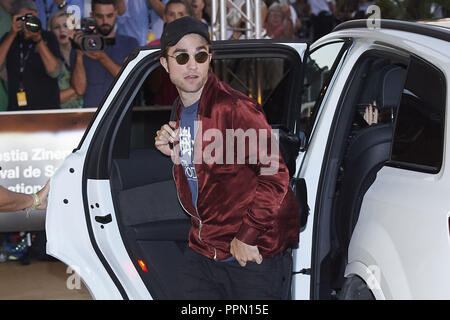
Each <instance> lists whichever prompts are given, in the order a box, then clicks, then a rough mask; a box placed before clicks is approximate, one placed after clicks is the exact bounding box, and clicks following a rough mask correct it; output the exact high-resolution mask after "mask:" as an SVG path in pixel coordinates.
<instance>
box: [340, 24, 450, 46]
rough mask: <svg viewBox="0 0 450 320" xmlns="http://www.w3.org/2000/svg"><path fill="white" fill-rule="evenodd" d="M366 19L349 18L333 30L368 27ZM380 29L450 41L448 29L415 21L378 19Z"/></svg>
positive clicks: (449, 30)
mask: <svg viewBox="0 0 450 320" xmlns="http://www.w3.org/2000/svg"><path fill="white" fill-rule="evenodd" d="M367 21H368V20H366V19H359V20H350V21H346V22H343V23H341V24H339V25H337V26H336V27H335V28H334V30H333V32H334V31H340V30H347V29H354V28H366V29H367V28H368V27H367ZM380 29H384V30H386V29H388V30H397V31H404V32H410V33H415V34H420V35H424V36H428V37H431V38H435V39H440V40H444V41H448V42H450V29H448V28H444V27H440V26H436V25H430V24H422V23H417V22H409V21H401V20H387V19H380Z"/></svg>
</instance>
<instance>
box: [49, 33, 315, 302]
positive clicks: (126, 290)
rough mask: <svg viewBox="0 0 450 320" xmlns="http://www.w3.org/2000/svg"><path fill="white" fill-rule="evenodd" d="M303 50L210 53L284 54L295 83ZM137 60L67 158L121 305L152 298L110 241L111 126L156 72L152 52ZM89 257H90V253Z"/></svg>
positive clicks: (272, 46)
mask: <svg viewBox="0 0 450 320" xmlns="http://www.w3.org/2000/svg"><path fill="white" fill-rule="evenodd" d="M244 42H246V43H244ZM307 47H308V46H307V45H306V44H303V43H295V42H294V43H292V44H291V45H289V47H287V46H286V45H284V44H280V42H279V41H264V42H262V43H261V41H258V40H256V41H239V42H235V43H229V42H222V43H221V42H218V43H216V44H213V49H216V50H219V49H220V48H222V49H223V50H224V51H229V52H230V54H231V53H233V51H236V50H237V51H239V52H240V53H241V54H242V55H243V56H242V57H244V56H247V57H252V55H248V54H247V55H246V54H245V53H244V51H252V50H253V51H254V53H253V56H254V57H264V56H267V57H269V56H270V57H273V56H274V53H273V50H279V51H284V52H285V53H284V54H287V55H291V57H292V58H294V57H295V56H296V57H295V59H297V60H296V61H299V64H298V66H296V67H295V71H294V75H293V76H294V77H295V79H300V78H301V77H302V74H301V70H302V67H301V66H302V63H301V62H302V59H301V55H300V53H299V52H298V51H299V49H301V48H303V49H304V51H303V52H302V54H303V56H304V54H305V52H306V51H307ZM139 55H144V57H141V58H140V59H138V60H137V61H134V60H133V58H130V59H129V60H128V62H127V64H126V65H125V66H124V67H123V68H122V71H121V73H120V74H119V76H118V77H117V78H116V81H115V83H114V85H113V86H112V87H111V89H110V91H109V93H108V95H106V96H105V98H104V100H103V103H102V107H101V108H99V110H98V111H97V113H96V115H95V116H94V118H93V120H92V122H91V125H90V126H89V128H88V129H87V130H86V133H85V135H84V136H83V139H82V141H81V142H80V145H79V146H78V148H77V149H75V150H74V153H73V154H72V155H71V156H72V158H78V164H79V166H82V170H81V171H82V175H81V195H82V196H81V198H82V203H83V208H84V210H83V211H84V215H85V228H86V229H87V231H88V235H89V239H90V244H91V246H92V249H93V252H95V254H96V255H97V257H98V260H99V262H100V264H102V265H103V267H104V270H103V271H104V272H103V273H102V274H103V277H105V276H106V275H107V276H108V277H109V279H110V280H111V282H110V281H109V280H105V282H110V288H111V289H112V288H113V286H112V285H111V283H113V285H114V286H115V289H114V290H113V291H114V295H111V297H112V298H114V299H116V298H118V297H121V298H123V299H135V298H137V299H140V298H144V299H147V298H151V296H150V294H149V293H148V291H147V293H144V292H143V288H144V286H143V283H142V280H141V281H139V280H140V279H137V278H139V276H138V277H136V275H137V274H138V273H139V272H141V271H140V268H139V266H138V264H137V262H136V261H131V257H130V255H129V254H127V253H128V252H127V249H126V248H125V246H124V244H123V241H119V239H117V236H115V235H114V234H116V235H117V231H119V233H118V234H120V227H119V226H118V224H117V220H118V219H116V215H115V211H114V204H113V201H112V197H111V187H110V181H109V176H110V168H111V160H112V157H111V153H112V146H113V144H112V143H111V141H114V138H113V137H115V135H116V134H117V130H118V128H119V126H115V125H114V124H115V123H117V122H120V121H121V120H123V118H124V117H125V114H126V111H127V109H128V108H129V107H130V105H131V103H132V99H130V98H131V97H132V96H135V95H136V94H137V90H138V88H140V86H136V85H134V84H135V83H136V81H138V80H137V79H141V80H139V81H141V84H142V82H143V81H144V79H145V78H146V76H147V75H148V74H150V72H151V71H152V70H153V69H155V68H156V67H157V66H159V56H158V55H157V54H155V51H154V50H152V49H144V50H141V51H136V52H134V53H133V54H132V56H133V57H138V56H139ZM235 56H236V54H233V57H235ZM143 66H147V68H144V67H143ZM149 66H150V67H149ZM135 68H137V69H139V68H140V69H141V70H139V71H136V70H137V69H135ZM130 75H131V76H130ZM130 77H131V78H130ZM298 82H299V81H292V86H293V88H294V83H298ZM289 92H290V93H291V97H290V99H289V101H290V102H291V103H293V104H294V111H293V112H291V114H292V115H294V114H295V113H296V110H300V102H299V101H300V99H299V97H301V91H298V90H297V91H295V90H290V91H289ZM289 117H290V116H288V121H289V123H290V124H291V125H290V126H292V127H293V126H294V120H291V119H290V118H289ZM105 128H107V129H105ZM66 169H67V168H66ZM78 169H79V168H77V169H76V170H77V171H80V170H78ZM65 173H66V172H65ZM66 174H67V173H66ZM77 184H79V183H77ZM54 210H56V209H54ZM53 228H54V226H53ZM94 228H95V229H94ZM108 230H116V231H110V232H112V233H110V234H109V235H108V234H107V232H108ZM99 232H100V233H103V234H106V236H104V237H103V239H109V240H107V241H106V242H108V241H112V242H114V245H108V246H105V244H102V243H100V244H99V243H98V242H99V239H101V236H100V237H99ZM50 238H53V237H50ZM113 238H115V239H113ZM111 239H112V240H111ZM51 240H53V241H50V244H49V247H55V246H54V241H55V240H56V239H55V238H53V239H51ZM120 240H121V236H120ZM100 242H101V241H100ZM50 251H51V252H50V254H52V253H53V255H55V256H56V257H58V258H60V255H61V253H60V255H59V256H58V253H57V252H54V251H53V252H52V250H50ZM114 251H120V254H121V255H122V256H125V255H126V259H125V260H127V261H118V260H120V259H115V261H113V262H112V263H111V262H110V259H111V257H110V256H108V257H107V255H108V254H110V253H112V252H114ZM90 252H91V253H92V251H90ZM114 254H115V253H114ZM113 260H114V259H113ZM63 261H64V262H66V263H67V262H74V263H70V265H72V264H75V265H76V264H77V263H75V262H76V261H71V260H70V259H69V257H68V256H65V260H63ZM67 264H69V263H67ZM78 265H79V264H78ZM79 267H80V268H83V267H87V266H83V265H79ZM132 267H134V268H133V269H134V271H132V272H131V273H132V278H133V279H132V280H130V279H128V277H129V274H127V273H126V272H124V269H127V268H128V269H130V268H132ZM80 268H79V269H80ZM81 273H82V274H81V276H82V278H83V279H84V281H85V283H86V282H89V284H88V285H87V286H88V288H90V291H91V293H92V294H93V295H94V297H95V298H97V297H103V298H104V297H105V296H107V295H108V293H107V291H108V289H107V288H106V289H105V288H103V289H102V292H101V293H100V294H97V292H96V287H95V283H94V281H90V280H87V279H85V278H86V277H88V276H89V275H88V273H87V272H83V271H81ZM133 286H135V287H138V288H137V289H135V290H134V289H132V287H133Z"/></svg>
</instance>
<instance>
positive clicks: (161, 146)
mask: <svg viewBox="0 0 450 320" xmlns="http://www.w3.org/2000/svg"><path fill="white" fill-rule="evenodd" d="M176 124H177V123H176V122H175V121H169V123H168V124H165V125H163V126H162V127H161V129H160V130H158V131H156V137H155V147H156V149H158V150H159V151H161V152H162V153H163V154H165V155H166V156H172V153H173V150H172V149H171V148H170V146H169V142H170V143H173V142H174V141H175V139H176V138H177V133H178V130H175V126H176Z"/></svg>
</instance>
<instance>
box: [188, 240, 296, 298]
mask: <svg viewBox="0 0 450 320" xmlns="http://www.w3.org/2000/svg"><path fill="white" fill-rule="evenodd" d="M291 275H292V255H291V253H290V252H289V251H285V252H283V253H280V254H279V255H277V256H276V257H274V258H272V259H268V258H266V259H263V262H262V263H261V264H257V263H255V262H247V264H246V266H245V267H241V266H240V265H239V263H238V262H237V261H236V260H233V261H230V262H220V261H214V260H211V259H208V258H206V257H204V256H203V255H201V254H199V253H197V252H196V251H194V250H192V249H191V248H189V247H188V248H186V251H185V253H184V266H183V268H182V269H181V271H180V273H179V281H180V289H181V292H180V293H181V295H182V296H181V297H180V298H181V299H186V300H219V299H220V300H282V299H288V297H290V295H289V292H290V285H291Z"/></svg>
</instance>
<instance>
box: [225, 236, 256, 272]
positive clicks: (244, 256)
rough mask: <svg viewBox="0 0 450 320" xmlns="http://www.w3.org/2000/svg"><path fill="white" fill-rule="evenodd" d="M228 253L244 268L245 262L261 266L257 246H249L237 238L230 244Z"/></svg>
mask: <svg viewBox="0 0 450 320" xmlns="http://www.w3.org/2000/svg"><path fill="white" fill-rule="evenodd" d="M230 253H231V255H232V256H233V257H234V258H235V259H236V261H237V262H238V263H239V264H240V265H241V267H245V265H246V264H247V262H256V263H257V264H261V262H262V260H263V258H262V256H261V254H260V253H259V250H258V246H251V245H248V244H246V243H244V242H242V241H240V240H239V239H237V238H233V240H232V241H231V244H230Z"/></svg>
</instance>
